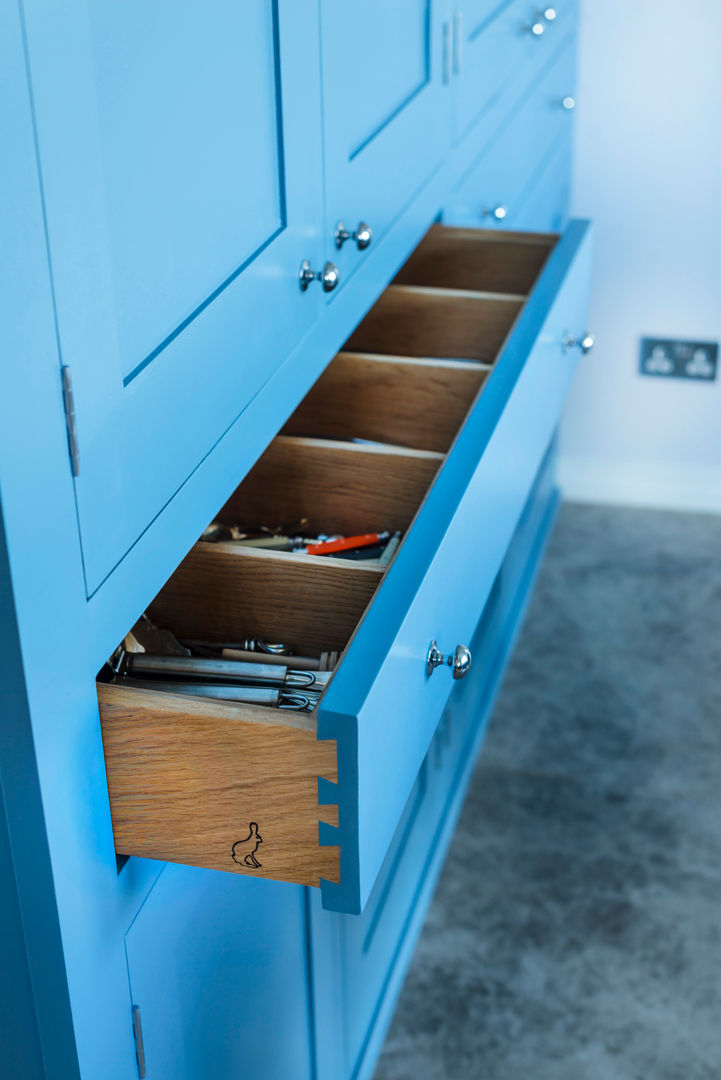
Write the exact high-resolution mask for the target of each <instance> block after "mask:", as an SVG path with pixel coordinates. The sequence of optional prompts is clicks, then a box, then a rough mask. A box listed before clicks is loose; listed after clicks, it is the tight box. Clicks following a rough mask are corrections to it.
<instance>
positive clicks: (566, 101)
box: [561, 94, 576, 112]
mask: <svg viewBox="0 0 721 1080" xmlns="http://www.w3.org/2000/svg"><path fill="white" fill-rule="evenodd" d="M561 108H562V109H565V110H566V112H573V110H574V109H575V108H576V99H575V97H571V95H570V94H567V95H566V97H565V98H561Z"/></svg>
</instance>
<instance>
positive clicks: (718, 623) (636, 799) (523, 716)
mask: <svg viewBox="0 0 721 1080" xmlns="http://www.w3.org/2000/svg"><path fill="white" fill-rule="evenodd" d="M719 1078H721V518H718V517H712V516H705V515H690V514H671V513H664V512H659V511H647V510H630V509H620V508H601V507H584V506H578V505H567V506H565V507H564V508H563V510H562V512H561V515H560V518H559V522H558V525H557V528H556V531H555V533H554V536H553V539H552V541H551V545H550V549H549V553H548V556H547V559H546V562H545V565H544V568H543V570H542V572H541V576H540V580H539V583H538V588H537V591H536V594H535V597H534V599H533V601H532V604H531V607H530V610H529V613H528V616H527V619H526V623H525V625H524V628H523V631H522V633H521V637H520V640H519V643H518V645H517V648H516V651H515V655H514V658H513V660H512V662H511V665H510V667H509V670H508V673H507V676H506V679H505V683H504V686H503V690H502V693H501V696H500V699H499V702H498V705H497V707H496V711H495V715H494V717H493V721H492V725H491V729H490V733H489V736H488V739H487V741H486V746H485V748H484V751H483V754H482V755H481V759H480V762H479V766H478V768H477V771H476V773H475V776H474V779H473V781H472V784H471V788H470V792H469V796H468V799H467V802H466V805H465V808H464V810H463V814H462V817H461V820H460V823H459V827H458V829H457V832H456V835H455V837H454V841H453V844H452V846H451V849H450V852H449V855H448V858H447V861H446V865H445V868H444V871H443V873H442V876H441V880H440V884H439V886H438V890H437V893H436V896H435V898H434V901H433V904H432V907H431V910H430V913H429V916H428V920H427V923H426V926H425V928H424V931H423V934H422V936H421V939H420V942H419V945H418V948H417V951H416V955H415V957H414V960H413V964H412V966H411V970H410V972H409V975H408V979H407V982H406V986H405V988H404V991H403V994H402V996H401V1000H400V1002H399V1006H398V1010H397V1013H396V1016H395V1019H394V1021H393V1024H392V1026H391V1029H390V1032H389V1034H388V1038H387V1041H386V1046H385V1049H384V1051H383V1054H382V1057H381V1060H380V1062H379V1065H378V1069H377V1072H376V1076H375V1080H719Z"/></svg>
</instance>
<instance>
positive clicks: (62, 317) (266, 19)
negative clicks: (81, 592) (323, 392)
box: [26, 0, 321, 594]
mask: <svg viewBox="0 0 721 1080" xmlns="http://www.w3.org/2000/svg"><path fill="white" fill-rule="evenodd" d="M26 23H27V41H28V63H29V77H30V81H31V87H32V93H33V97H34V102H35V112H36V124H37V140H38V155H39V165H40V170H41V175H42V185H43V192H44V202H45V212H46V224H47V238H48V250H49V258H50V261H51V266H52V275H53V285H54V292H55V303H56V316H57V333H58V343H59V350H60V354H61V360H62V363H63V364H64V365H67V366H68V368H69V373H70V376H71V379H72V388H73V394H74V404H75V414H76V423H77V438H78V449H79V459H80V461H79V474H78V476H77V480H76V497H77V503H78V517H79V522H80V530H81V534H82V543H83V553H84V563H85V572H86V584H87V591H88V593H89V594H92V592H93V591H94V590H95V589H97V587H98V585H99V584H100V583H101V582H102V581H103V579H104V578H105V576H106V575H107V574H108V573H109V572H110V571H111V570H112V568H113V567H114V566H115V564H116V563H117V562H118V561H119V560H120V559H121V558H122V556H123V554H124V553H125V552H126V551H127V550H128V548H129V547H130V546H131V545H132V543H133V542H134V541H135V540H136V539H137V538H138V536H139V535H140V534H141V533H142V531H143V530H144V529H145V528H146V527H147V525H148V524H149V523H150V521H151V520H152V519H153V518H154V516H155V515H156V514H157V513H158V512H159V511H160V510H161V508H162V507H163V506H164V504H165V503H167V502H168V500H169V499H170V498H171V497H172V495H173V494H174V492H175V491H176V490H177V489H178V488H179V487H180V485H181V484H182V483H183V482H184V480H185V479H186V478H187V477H188V475H189V474H190V473H191V472H192V471H193V469H194V468H195V467H196V466H197V465H198V463H199V462H200V461H201V460H202V458H203V457H204V456H205V455H206V454H207V453H208V452H209V451H210V450H211V449H212V447H213V445H214V444H215V443H216V442H217V440H218V439H219V438H220V436H221V435H222V434H223V432H224V431H225V430H226V429H227V428H228V427H229V425H230V424H232V422H233V421H234V420H235V418H236V417H237V416H238V414H239V413H240V412H241V411H242V409H243V407H244V406H245V405H246V404H247V402H248V401H249V400H250V399H251V397H252V396H253V395H254V394H255V393H256V391H257V390H258V389H259V388H260V387H261V386H262V385H263V383H265V382H266V381H267V379H268V378H269V377H270V376H271V374H272V373H273V371H274V370H275V369H276V368H277V367H278V366H279V365H280V363H281V362H282V360H283V359H284V357H285V356H286V355H287V354H288V352H289V351H290V347H291V346H292V345H293V344H294V343H295V342H296V341H297V340H298V339H299V338H300V336H301V335H302V333H303V332H304V331H305V330H306V329H307V328H308V327H309V326H310V325H311V324H312V323H313V321H314V320H315V319H316V318H317V315H318V311H319V296H318V293H319V292H320V287H319V286H317V285H316V286H314V287H313V288H311V289H309V290H308V291H307V292H305V293H303V292H301V290H300V288H299V285H298V271H299V265H300V262H301V260H302V259H303V258H309V259H311V260H313V261H314V262H317V256H318V244H319V232H320V217H321V209H320V191H321V178H320V157H321V148H320V133H319V132H320V96H319V84H320V79H319V59H318V22H317V9H316V5H315V4H314V3H313V2H312V0H249V2H247V3H243V4H237V3H231V2H230V0H209V2H206V3H200V2H199V0H190V2H188V3H183V4H176V3H173V2H172V0H157V2H155V3H152V4H145V3H142V2H141V0H127V2H126V3H123V4H118V3H105V2H103V0H88V2H82V0H71V2H69V3H66V4H60V5H51V7H50V8H48V6H47V4H43V3H41V2H40V0H27V2H26ZM299 88H302V93H301V92H300V91H299ZM279 313H282V314H281V315H280V316H279Z"/></svg>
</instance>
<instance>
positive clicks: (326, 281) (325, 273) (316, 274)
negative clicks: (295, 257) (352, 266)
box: [298, 259, 340, 292]
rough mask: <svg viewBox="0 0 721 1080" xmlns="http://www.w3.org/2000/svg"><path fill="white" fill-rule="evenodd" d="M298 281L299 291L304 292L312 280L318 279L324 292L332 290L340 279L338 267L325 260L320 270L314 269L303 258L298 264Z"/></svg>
mask: <svg viewBox="0 0 721 1080" xmlns="http://www.w3.org/2000/svg"><path fill="white" fill-rule="evenodd" d="M298 281H299V284H300V288H301V292H305V291H306V289H307V288H308V286H309V285H310V284H312V282H314V281H320V282H321V283H322V285H323V291H324V292H333V289H335V287H336V285H337V284H338V282H339V281H340V274H339V273H338V267H337V266H336V264H335V263H332V262H327V263H326V264H325V266H324V267H323V269H322V270H314V269H313V267H312V266H311V265H310V263H309V262H308V260H307V259H303V262H302V263H301V264H300V271H299V273H298Z"/></svg>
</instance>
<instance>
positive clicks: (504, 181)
mask: <svg viewBox="0 0 721 1080" xmlns="http://www.w3.org/2000/svg"><path fill="white" fill-rule="evenodd" d="M575 68H576V49H575V39H574V38H573V37H564V38H563V39H562V40H561V43H560V45H559V46H558V48H557V49H556V50H555V52H553V53H551V54H550V56H549V57H548V61H547V64H546V67H545V69H544V70H543V72H542V74H541V77H540V79H539V81H538V82H537V83H536V84H534V86H533V87H531V89H529V90H528V91H527V92H526V94H525V95H524V97H523V99H522V100H521V102H520V103H519V104H518V106H517V108H516V111H515V112H514V113H513V115H512V116H511V117H510V118H509V119H508V121H507V122H506V124H504V126H503V127H502V128H501V130H500V131H499V132H498V134H497V135H496V137H495V138H494V139H492V140H491V142H490V144H489V145H488V146H487V147H486V148H485V150H484V152H483V154H482V155H481V157H480V159H479V160H478V161H475V162H474V163H473V165H472V167H471V168H470V169H469V170H468V171H467V173H466V174H465V175H464V177H462V178H461V180H460V183H459V184H458V185H457V187H456V190H455V191H454V193H453V195H452V197H451V199H450V200H449V203H448V205H447V207H446V209H445V212H444V221H445V222H447V223H448V224H454V225H470V226H474V225H475V226H478V225H483V226H484V227H487V228H511V229H513V228H525V227H526V225H525V224H521V218H520V212H521V209H522V207H523V204H524V203H525V202H526V201H527V199H528V198H529V195H530V191H531V189H532V187H533V185H534V184H535V182H536V179H537V178H539V174H540V172H541V169H542V167H543V165H544V164H545V162H546V160H547V159H548V157H549V156H550V154H551V153H552V149H553V147H554V146H555V145H556V144H558V143H561V142H567V140H568V138H569V137H570V134H571V131H572V124H573V111H568V110H566V109H564V108H563V105H562V101H563V99H564V98H565V97H566V96H567V95H572V94H573V92H574V87H575ZM549 179H550V178H549ZM539 183H544V184H546V185H547V187H548V188H549V189H550V184H548V182H547V181H541V180H540V178H539ZM499 206H502V207H503V208H504V210H505V216H504V217H503V219H502V220H500V221H499V220H496V218H495V217H494V216H493V211H494V209H495V208H496V207H499ZM536 227H537V228H539V229H540V228H541V226H540V225H539V226H536Z"/></svg>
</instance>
